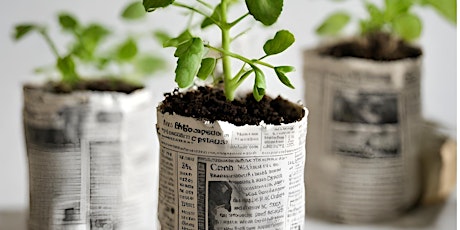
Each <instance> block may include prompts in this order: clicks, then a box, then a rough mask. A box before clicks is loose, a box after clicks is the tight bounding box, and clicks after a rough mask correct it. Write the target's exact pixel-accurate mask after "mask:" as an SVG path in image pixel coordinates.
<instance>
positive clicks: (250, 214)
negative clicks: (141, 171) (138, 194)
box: [157, 108, 308, 230]
mask: <svg viewBox="0 0 460 230" xmlns="http://www.w3.org/2000/svg"><path fill="white" fill-rule="evenodd" d="M303 110H304V115H303V117H302V119H301V120H300V121H298V122H293V123H289V124H281V125H268V124H260V125H244V126H236V125H233V124H231V123H228V122H226V121H215V122H207V121H203V120H200V119H196V118H192V117H186V116H180V115H177V114H170V113H163V112H162V111H161V110H160V109H158V112H157V131H158V138H159V142H160V179H159V181H160V186H159V188H160V189H159V208H158V212H159V216H158V217H159V220H160V224H161V228H162V229H167V230H176V229H208V230H214V229H255V228H258V227H262V226H264V229H303V224H304V213H305V210H304V209H305V207H304V204H305V203H304V200H305V199H304V178H303V170H304V162H305V139H306V131H307V130H306V126H307V114H308V111H307V109H306V108H304V109H303Z"/></svg>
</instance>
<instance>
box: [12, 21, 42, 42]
mask: <svg viewBox="0 0 460 230" xmlns="http://www.w3.org/2000/svg"><path fill="white" fill-rule="evenodd" d="M36 30H40V27H39V26H37V25H34V24H20V25H16V26H15V27H14V33H13V39H14V40H16V41H18V40H20V39H22V38H23V37H24V36H25V35H27V34H29V32H31V31H36Z"/></svg>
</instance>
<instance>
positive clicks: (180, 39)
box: [163, 30, 193, 47]
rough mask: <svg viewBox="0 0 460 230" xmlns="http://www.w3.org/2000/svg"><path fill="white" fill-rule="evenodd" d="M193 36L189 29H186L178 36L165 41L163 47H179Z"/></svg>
mask: <svg viewBox="0 0 460 230" xmlns="http://www.w3.org/2000/svg"><path fill="white" fill-rule="evenodd" d="M192 38H193V36H192V34H191V33H190V31H189V30H185V31H184V32H182V33H181V34H180V35H179V36H178V37H176V38H173V39H170V40H168V41H166V42H164V43H163V47H178V46H179V45H181V44H182V43H184V42H186V41H188V40H190V39H192Z"/></svg>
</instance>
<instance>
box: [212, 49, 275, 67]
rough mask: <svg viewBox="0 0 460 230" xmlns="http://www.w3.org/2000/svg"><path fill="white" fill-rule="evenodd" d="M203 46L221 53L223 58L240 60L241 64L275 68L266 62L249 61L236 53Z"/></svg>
mask: <svg viewBox="0 0 460 230" xmlns="http://www.w3.org/2000/svg"><path fill="white" fill-rule="evenodd" d="M204 46H205V47H206V48H209V49H212V50H215V51H217V52H220V53H222V57H223V56H224V55H227V56H229V57H233V58H236V59H239V60H241V61H243V62H246V63H248V64H258V65H263V66H265V67H268V68H271V69H273V68H275V66H273V65H270V64H268V63H266V62H263V61H262V60H261V59H259V60H258V59H253V60H251V59H248V58H245V57H243V56H241V55H238V54H236V53H232V52H230V51H226V50H224V49H220V48H217V47H213V46H210V45H208V44H205V45H204Z"/></svg>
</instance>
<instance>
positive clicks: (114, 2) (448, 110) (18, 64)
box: [0, 0, 457, 209]
mask: <svg viewBox="0 0 460 230" xmlns="http://www.w3.org/2000/svg"><path fill="white" fill-rule="evenodd" d="M184 1H185V0H184ZM214 2H216V3H217V1H216V0H214ZM334 2H336V3H337V4H334ZM361 2H362V1H358V0H348V1H327V0H286V1H285V6H284V12H283V14H282V16H281V19H280V20H279V22H278V23H277V24H276V25H275V27H274V28H273V29H270V30H269V31H261V29H260V28H255V32H254V33H250V34H248V35H247V36H246V37H244V38H242V39H241V40H239V41H238V42H237V43H236V44H235V48H236V49H238V50H241V51H244V52H246V53H248V54H250V55H257V54H260V53H261V47H262V44H263V43H262V42H263V41H264V40H265V39H267V38H269V37H270V36H273V34H274V32H275V31H276V30H278V29H282V28H286V29H289V30H290V31H291V32H293V33H294V34H295V36H296V39H297V41H296V43H295V44H294V46H293V47H291V48H290V49H289V50H288V51H287V52H285V53H283V54H282V55H280V56H279V57H275V58H273V59H271V60H270V61H271V62H273V63H276V64H279V65H281V64H283V65H284V64H290V65H294V66H295V67H296V69H297V72H295V73H293V74H291V75H290V77H291V79H292V82H293V84H294V85H295V86H296V89H295V90H290V89H288V88H285V87H283V86H282V85H281V84H280V83H278V82H277V80H274V81H271V83H269V84H268V92H269V94H271V95H276V94H278V93H279V94H281V95H283V96H285V97H287V98H289V99H291V100H293V101H298V100H301V99H302V97H303V92H302V90H303V88H304V87H303V80H302V66H301V64H302V59H301V51H302V50H303V49H306V48H308V47H312V46H314V45H315V44H316V43H317V42H318V40H319V38H318V37H316V36H315V34H314V33H313V31H314V28H315V26H317V25H318V23H319V22H320V21H322V20H323V19H324V17H325V16H326V15H327V14H328V13H330V12H332V11H333V10H336V9H346V10H349V11H351V12H352V13H353V14H354V15H355V16H361V15H364V11H363V10H362V7H361V5H360V4H361ZM126 3H128V1H127V0H125V1H123V0H110V1H102V0H79V1H69V0H24V1H6V0H2V1H1V2H0V70H1V71H2V73H1V75H2V77H0V87H1V90H0V98H1V99H0V103H1V104H0V108H1V119H0V130H1V131H0V146H1V151H0V209H5V208H19V209H23V208H25V207H27V202H28V197H27V196H28V185H27V178H28V176H27V165H26V163H27V161H26V160H27V159H26V153H25V149H24V141H23V134H22V123H21V106H22V94H21V85H22V84H23V83H24V82H27V81H32V80H34V81H35V80H43V79H44V78H43V77H40V76H36V75H35V74H34V73H33V71H32V70H33V68H34V67H37V66H41V65H46V64H50V63H52V61H53V57H52V55H51V53H50V51H49V49H48V47H46V45H45V44H44V42H43V41H42V39H41V38H39V37H38V36H36V35H33V36H30V37H28V38H26V39H25V40H24V41H21V42H19V43H15V42H13V41H12V40H11V33H12V28H13V25H14V24H16V23H19V22H39V23H46V24H49V25H50V28H51V30H52V31H53V32H52V36H57V37H58V45H59V47H60V48H63V47H64V46H65V42H66V41H67V39H66V37H62V36H58V34H59V33H58V30H57V28H56V20H55V14H56V12H58V11H60V10H64V11H70V12H73V13H74V14H76V15H78V17H79V18H81V19H82V20H83V21H84V22H88V21H94V20H97V21H101V22H103V23H105V24H109V25H112V26H114V27H116V28H118V29H120V30H122V31H126V30H132V31H139V30H142V29H144V28H145V29H148V30H152V29H165V30H168V31H170V32H171V33H173V34H174V33H176V34H177V33H178V32H179V31H181V30H182V29H183V24H184V23H183V22H184V21H185V20H187V19H186V18H183V17H179V16H177V13H174V16H171V15H168V14H167V13H166V12H164V11H158V12H156V14H151V15H149V16H148V19H147V20H148V22H147V23H146V24H143V25H144V26H140V25H133V24H123V23H121V22H120V20H119V18H118V14H119V11H120V9H121V8H122V6H124V5H125V4H126ZM417 13H418V14H419V15H420V16H422V17H423V22H424V31H423V34H422V38H421V39H420V40H419V41H418V43H419V44H420V45H421V46H422V47H423V49H424V53H425V58H424V63H425V65H424V72H423V76H424V77H423V88H422V94H423V98H422V99H423V114H424V115H425V117H427V118H429V119H432V120H435V121H437V122H439V123H441V124H442V125H444V126H445V127H446V129H444V130H445V131H446V132H447V133H449V134H450V135H451V136H456V131H457V130H456V127H457V122H456V118H457V115H456V111H457V106H456V105H457V100H456V91H457V89H456V87H457V79H456V78H457V74H456V63H457V60H456V49H457V48H456V27H455V26H453V25H451V24H448V23H446V22H445V21H443V20H442V19H441V18H440V17H439V16H438V15H437V13H435V12H434V11H432V10H430V9H420V10H417ZM348 31H353V28H349V30H348ZM208 34H213V32H212V30H211V32H209V33H208ZM215 36H218V34H215ZM212 40H215V38H212V39H211V41H212ZM256 43H257V44H256ZM152 48H153V49H152V50H155V49H156V50H158V52H159V53H161V54H162V55H165V56H167V60H168V61H170V68H169V70H168V72H163V73H161V74H159V75H158V76H155V78H154V79H151V80H150V81H149V82H148V85H149V87H150V89H151V90H152V92H153V93H154V95H155V99H156V100H157V101H160V100H161V98H162V93H163V92H165V91H170V90H172V89H173V87H175V85H174V82H173V72H174V70H173V66H174V62H175V60H174V58H172V57H171V56H172V52H173V50H164V49H161V48H159V47H152ZM271 77H274V76H271ZM250 81H251V80H250ZM152 106H153V105H152ZM153 131H154V130H152V132H153Z"/></svg>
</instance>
